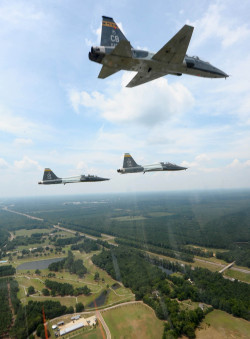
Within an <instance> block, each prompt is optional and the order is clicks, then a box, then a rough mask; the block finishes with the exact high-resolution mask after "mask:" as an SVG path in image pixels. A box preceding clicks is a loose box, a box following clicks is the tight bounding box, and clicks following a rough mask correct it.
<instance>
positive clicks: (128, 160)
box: [123, 153, 141, 168]
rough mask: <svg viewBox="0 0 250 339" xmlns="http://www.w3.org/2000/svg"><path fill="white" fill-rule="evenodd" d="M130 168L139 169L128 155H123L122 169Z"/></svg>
mask: <svg viewBox="0 0 250 339" xmlns="http://www.w3.org/2000/svg"><path fill="white" fill-rule="evenodd" d="M130 167H141V166H139V165H138V164H137V163H136V162H135V161H134V159H133V158H132V157H131V155H130V154H129V153H125V154H124V160H123V168H130Z"/></svg>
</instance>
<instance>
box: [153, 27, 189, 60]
mask: <svg viewBox="0 0 250 339" xmlns="http://www.w3.org/2000/svg"><path fill="white" fill-rule="evenodd" d="M193 30H194V27H192V26H188V25H185V26H183V27H182V28H181V29H180V30H179V32H178V33H176V34H175V36H174V37H173V38H172V39H171V40H169V42H167V43H166V45H164V46H163V47H162V48H161V49H160V50H159V51H158V52H157V53H156V54H155V55H154V56H153V57H152V59H153V60H156V61H160V62H165V63H173V64H180V63H182V62H183V60H184V58H185V55H186V52H187V49H188V45H189V42H190V40H191V37H192V34H193Z"/></svg>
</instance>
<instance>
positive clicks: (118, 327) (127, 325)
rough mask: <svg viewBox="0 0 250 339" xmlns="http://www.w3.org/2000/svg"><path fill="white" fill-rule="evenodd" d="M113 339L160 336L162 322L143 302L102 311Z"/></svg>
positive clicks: (147, 338) (145, 338)
mask: <svg viewBox="0 0 250 339" xmlns="http://www.w3.org/2000/svg"><path fill="white" fill-rule="evenodd" d="M102 316H103V318H104V320H105V322H106V324H107V326H108V327H109V330H110V332H111V336H112V338H113V339H125V338H143V339H151V338H161V337H162V334H163V324H164V322H163V321H161V320H159V319H157V318H156V316H155V313H154V311H153V310H151V309H150V308H149V307H147V306H145V305H143V304H134V305H125V306H121V307H118V308H116V309H112V310H109V311H105V312H102Z"/></svg>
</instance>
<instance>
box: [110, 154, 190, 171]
mask: <svg viewBox="0 0 250 339" xmlns="http://www.w3.org/2000/svg"><path fill="white" fill-rule="evenodd" d="M186 169H187V168H186V167H181V166H177V165H175V164H171V163H170V162H158V163H156V164H152V165H145V166H141V165H137V163H136V162H135V161H134V159H133V158H132V157H131V155H130V154H129V153H125V154H124V160H123V168H121V169H118V170H117V172H118V173H121V174H127V173H139V172H143V173H145V172H153V171H181V170H186Z"/></svg>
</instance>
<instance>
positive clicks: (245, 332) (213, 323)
mask: <svg viewBox="0 0 250 339" xmlns="http://www.w3.org/2000/svg"><path fill="white" fill-rule="evenodd" d="M195 334H196V338H197V339H213V338H215V339H236V338H237V339H238V338H241V339H247V338H249V337H250V323H249V322H248V321H247V320H244V319H240V318H235V317H233V316H232V315H230V314H228V313H226V312H223V311H219V310H214V311H212V312H211V313H209V314H208V315H207V316H206V317H205V319H204V320H203V322H202V324H201V328H200V329H198V330H196V332H195Z"/></svg>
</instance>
